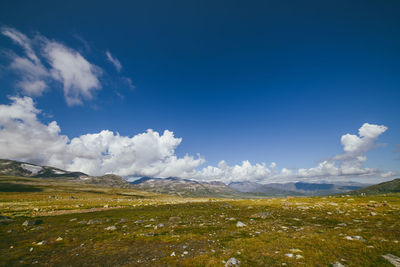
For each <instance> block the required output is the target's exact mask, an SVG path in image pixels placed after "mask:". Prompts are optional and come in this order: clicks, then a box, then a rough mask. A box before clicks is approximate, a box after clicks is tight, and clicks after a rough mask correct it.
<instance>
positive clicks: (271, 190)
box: [229, 181, 368, 196]
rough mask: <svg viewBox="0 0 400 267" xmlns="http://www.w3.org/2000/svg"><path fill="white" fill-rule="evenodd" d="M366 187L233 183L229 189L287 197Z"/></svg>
mask: <svg viewBox="0 0 400 267" xmlns="http://www.w3.org/2000/svg"><path fill="white" fill-rule="evenodd" d="M365 186H368V185H365V184H360V183H353V182H349V183H344V182H341V183H337V184H333V183H304V182H295V183H270V184H259V183H254V182H248V181H245V182H233V183H230V184H229V187H231V188H234V189H236V190H238V191H240V192H253V193H255V192H262V193H266V194H268V195H273V196H288V195H293V196H296V195H311V196H318V195H331V194H338V193H345V192H349V191H351V190H355V189H360V188H362V187H365Z"/></svg>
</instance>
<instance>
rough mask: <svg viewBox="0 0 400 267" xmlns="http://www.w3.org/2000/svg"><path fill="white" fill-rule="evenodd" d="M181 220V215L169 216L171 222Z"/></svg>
mask: <svg viewBox="0 0 400 267" xmlns="http://www.w3.org/2000/svg"><path fill="white" fill-rule="evenodd" d="M180 220H181V217H169V219H168V221H169V222H171V223H174V222H179V221H180Z"/></svg>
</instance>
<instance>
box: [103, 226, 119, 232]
mask: <svg viewBox="0 0 400 267" xmlns="http://www.w3.org/2000/svg"><path fill="white" fill-rule="evenodd" d="M104 230H107V231H115V230H117V227H116V226H115V225H112V226H108V227H106V228H104Z"/></svg>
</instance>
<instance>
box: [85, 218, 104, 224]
mask: <svg viewBox="0 0 400 267" xmlns="http://www.w3.org/2000/svg"><path fill="white" fill-rule="evenodd" d="M101 223H103V221H102V220H100V219H92V220H89V221H88V223H87V224H101Z"/></svg>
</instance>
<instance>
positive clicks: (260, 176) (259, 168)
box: [189, 160, 272, 182]
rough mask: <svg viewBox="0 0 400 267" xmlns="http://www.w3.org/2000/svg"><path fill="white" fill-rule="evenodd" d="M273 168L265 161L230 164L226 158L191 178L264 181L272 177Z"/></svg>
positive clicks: (225, 180)
mask: <svg viewBox="0 0 400 267" xmlns="http://www.w3.org/2000/svg"><path fill="white" fill-rule="evenodd" d="M271 173H272V172H271V170H270V169H268V168H267V167H266V165H265V163H257V164H254V165H252V164H251V163H250V162H249V161H248V160H245V161H243V162H242V164H241V165H234V166H229V165H228V164H227V163H226V162H225V161H224V160H222V161H220V162H219V163H218V167H213V166H207V167H205V168H203V169H201V170H200V171H199V172H197V173H196V174H195V175H193V176H192V177H189V178H196V179H200V180H209V181H215V180H218V181H223V182H230V181H243V180H248V179H251V180H254V181H263V180H265V179H266V178H268V177H271Z"/></svg>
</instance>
